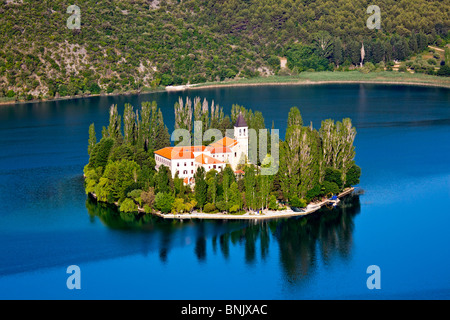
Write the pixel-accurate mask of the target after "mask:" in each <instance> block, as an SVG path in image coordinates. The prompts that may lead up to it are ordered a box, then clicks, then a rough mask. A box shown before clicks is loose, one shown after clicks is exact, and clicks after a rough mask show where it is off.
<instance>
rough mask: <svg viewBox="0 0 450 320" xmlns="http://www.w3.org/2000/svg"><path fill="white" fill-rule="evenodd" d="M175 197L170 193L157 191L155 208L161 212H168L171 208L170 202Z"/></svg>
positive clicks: (171, 202)
mask: <svg viewBox="0 0 450 320" xmlns="http://www.w3.org/2000/svg"><path fill="white" fill-rule="evenodd" d="M174 201H175V198H174V196H173V195H172V194H170V193H162V192H158V193H157V194H156V196H155V208H156V209H158V210H159V211H161V212H162V213H169V212H170V211H171V210H172V204H173V202H174Z"/></svg>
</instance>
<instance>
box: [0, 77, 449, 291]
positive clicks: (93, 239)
mask: <svg viewBox="0 0 450 320" xmlns="http://www.w3.org/2000/svg"><path fill="white" fill-rule="evenodd" d="M180 95H181V96H183V97H185V96H186V95H189V96H190V97H191V98H194V97H195V96H200V97H201V98H202V99H203V98H204V97H206V98H207V99H208V100H209V101H211V100H212V99H214V101H215V103H218V104H220V105H221V106H223V107H224V110H225V112H226V113H229V111H230V109H231V105H232V104H233V103H237V104H240V105H244V106H245V107H247V108H252V109H253V110H260V111H261V112H262V113H263V115H264V118H265V120H266V126H267V127H268V128H270V127H271V125H272V121H273V123H274V126H275V128H278V129H280V134H281V136H282V137H284V133H285V129H286V121H287V114H288V111H289V109H290V108H291V107H292V106H298V107H299V108H300V110H301V112H302V116H303V120H304V123H305V124H308V123H310V122H312V124H313V126H314V127H316V128H319V127H320V122H321V121H322V120H324V119H328V118H332V119H335V120H341V119H342V118H344V117H350V118H352V120H353V123H354V125H355V126H356V128H357V137H356V141H355V146H356V163H357V164H358V165H359V166H360V167H361V168H362V177H361V183H360V185H359V187H361V188H362V189H364V191H365V193H364V194H363V195H360V196H354V197H351V198H347V199H346V200H345V201H344V202H343V203H342V204H341V205H340V206H339V208H337V209H335V210H329V209H322V210H321V211H320V212H318V213H316V214H314V215H311V216H309V217H306V218H292V219H284V220H277V221H267V222H254V221H250V222H239V221H228V222H221V221H195V222H194V221H192V222H186V221H185V222H176V221H175V222H167V221H162V220H161V219H159V218H155V217H149V218H146V219H145V220H139V221H136V220H135V219H133V218H132V217H128V216H126V215H120V214H119V213H117V212H114V211H112V210H110V209H108V208H106V207H103V206H97V205H95V204H94V203H92V202H90V201H89V200H87V198H86V196H85V194H84V188H83V178H82V170H83V166H84V165H85V164H86V163H87V161H88V155H87V140H88V127H89V125H90V124H91V123H92V122H94V123H95V126H96V128H97V136H98V137H99V136H100V129H101V127H102V126H106V125H107V122H108V108H109V106H110V105H111V104H112V103H115V104H118V106H119V109H120V112H121V111H122V110H123V105H124V103H126V102H129V103H131V104H133V105H134V106H135V107H137V106H139V105H140V103H141V102H142V101H152V100H155V101H157V103H158V105H159V106H160V107H161V108H162V111H163V114H164V119H165V123H166V124H167V126H168V128H169V131H171V130H172V129H173V123H174V113H173V105H174V102H175V101H177V100H178V97H179V96H180ZM449 141H450V90H448V89H441V88H431V87H430V88H423V87H415V86H411V87H409V86H396V85H368V84H363V85H320V86H286V87H281V86H273V87H270V86H263V87H248V88H243V87H238V88H220V89H203V90H196V91H189V92H185V93H165V92H164V93H155V94H145V95H139V96H121V97H93V98H88V99H78V100H65V101H57V102H45V103H34V104H23V105H15V106H1V107H0V150H1V152H0V298H1V299H24V298H25V299H29V298H31V299H354V298H356V299H449V298H450V273H449V269H450V254H449V245H450V232H449V228H450V212H449V209H448V205H449V201H450V165H449V163H450V162H449V159H450V142H449ZM70 265H78V266H79V267H80V269H81V290H68V289H67V287H66V280H67V277H68V276H69V275H68V274H67V273H66V269H67V267H68V266H70ZM370 265H377V266H379V267H380V271H381V273H380V274H381V278H380V279H381V289H379V290H376V289H374V290H369V289H368V288H367V286H366V281H367V278H368V277H369V276H370V275H369V274H367V273H366V270H367V267H368V266H370Z"/></svg>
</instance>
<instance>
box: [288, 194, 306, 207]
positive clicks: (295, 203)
mask: <svg viewBox="0 0 450 320" xmlns="http://www.w3.org/2000/svg"><path fill="white" fill-rule="evenodd" d="M289 204H290V206H291V207H296V208H304V207H306V201H305V200H304V199H300V198H299V197H298V196H297V195H295V196H294V197H293V198H292V199H291V201H289Z"/></svg>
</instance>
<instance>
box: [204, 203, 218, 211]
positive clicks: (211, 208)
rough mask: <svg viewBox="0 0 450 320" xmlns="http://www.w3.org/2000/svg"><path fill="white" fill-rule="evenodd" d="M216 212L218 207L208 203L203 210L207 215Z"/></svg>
mask: <svg viewBox="0 0 450 320" xmlns="http://www.w3.org/2000/svg"><path fill="white" fill-rule="evenodd" d="M214 210H216V206H215V205H214V203H207V204H205V207H204V208H203V211H204V212H206V213H210V212H213V211H214Z"/></svg>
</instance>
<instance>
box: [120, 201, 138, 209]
mask: <svg viewBox="0 0 450 320" xmlns="http://www.w3.org/2000/svg"><path fill="white" fill-rule="evenodd" d="M137 209H138V207H137V204H136V203H135V202H134V201H133V200H132V199H130V198H126V199H125V200H123V202H122V203H121V205H120V208H119V210H120V211H122V212H137Z"/></svg>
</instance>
